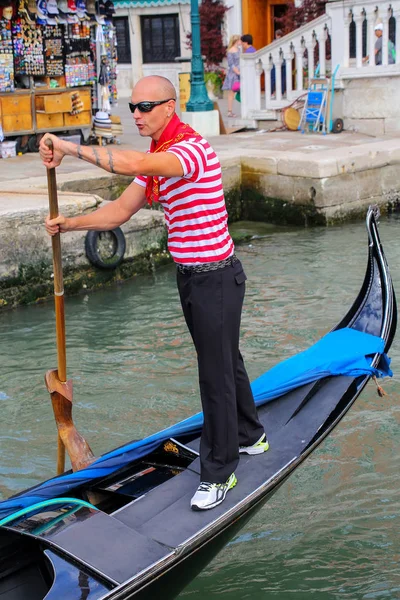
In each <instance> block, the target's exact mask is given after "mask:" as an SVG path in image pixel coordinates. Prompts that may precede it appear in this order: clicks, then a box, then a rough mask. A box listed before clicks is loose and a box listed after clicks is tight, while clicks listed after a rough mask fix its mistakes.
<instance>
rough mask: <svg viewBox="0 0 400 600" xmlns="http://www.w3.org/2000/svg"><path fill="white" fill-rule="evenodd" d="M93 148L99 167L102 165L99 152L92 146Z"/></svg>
mask: <svg viewBox="0 0 400 600" xmlns="http://www.w3.org/2000/svg"><path fill="white" fill-rule="evenodd" d="M92 150H93V154H94V155H95V157H96V165H97V166H98V167H101V164H100V156H99V153H98V152H97V150H96V149H95V148H92Z"/></svg>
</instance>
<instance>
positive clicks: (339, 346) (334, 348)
mask: <svg viewBox="0 0 400 600" xmlns="http://www.w3.org/2000/svg"><path fill="white" fill-rule="evenodd" d="M384 347H385V342H384V340H383V339H382V338H380V337H376V336H373V335H370V334H368V333H363V332H360V331H356V330H355V329H348V328H345V329H339V330H337V331H333V332H331V333H328V334H327V335H326V336H325V337H323V338H322V339H321V340H320V341H318V342H317V343H316V344H314V345H313V346H312V347H311V348H309V349H308V350H305V351H304V352H300V353H299V354H296V355H295V356H293V357H292V358H289V359H287V360H285V361H283V362H281V363H279V364H278V365H276V366H275V367H273V368H272V369H270V370H269V371H267V372H266V373H265V374H264V375H262V376H261V377H259V378H258V379H256V380H255V381H254V382H253V383H252V389H253V394H254V398H255V401H256V404H257V406H261V405H262V404H265V403H266V402H268V401H270V400H272V399H274V398H278V397H279V396H282V395H283V394H286V393H287V392H289V391H290V390H293V389H295V388H297V387H299V386H301V385H304V384H306V383H310V382H312V381H316V380H317V379H321V378H322V377H327V376H330V375H349V376H353V377H359V376H370V377H371V376H373V375H375V376H376V377H382V376H384V375H389V376H392V372H391V370H390V368H389V363H390V359H389V358H388V357H387V356H386V355H385V354H384ZM376 354H379V355H381V360H380V363H379V369H377V368H374V367H372V366H371V362H372V358H373V357H374V356H375V355H376ZM202 424H203V413H197V414H196V415H193V416H192V417H189V418H188V419H185V420H184V421H181V422H179V423H177V424H176V425H172V426H171V427H168V428H167V429H163V430H162V431H159V432H157V433H155V434H153V435H150V436H148V437H146V438H144V439H142V440H139V441H136V442H131V443H129V444H127V445H126V446H123V447H122V448H118V449H117V450H113V451H112V452H108V453H107V454H104V455H103V456H101V457H100V458H98V459H97V460H96V461H95V462H94V463H92V464H91V465H90V466H89V467H87V468H86V469H83V470H81V471H77V472H76V473H69V474H68V475H61V476H59V477H55V478H54V479H50V480H48V481H46V482H44V483H42V484H39V485H38V486H36V487H34V488H32V489H31V490H30V491H28V492H25V493H22V494H21V495H19V496H14V497H13V498H11V499H10V500H5V501H3V502H0V518H3V517H5V516H7V515H9V514H10V513H12V512H15V511H17V510H20V509H21V508H24V507H26V506H30V505H32V504H35V503H37V502H41V501H43V500H46V499H48V498H55V497H57V496H67V495H68V493H70V492H71V491H72V490H74V488H76V487H77V486H79V485H81V484H84V483H85V482H87V481H92V480H95V479H100V478H103V477H105V476H107V475H110V474H111V473H113V472H114V471H116V470H118V469H120V468H122V467H124V466H125V465H127V464H128V463H129V462H131V461H133V460H137V459H138V458H142V457H144V456H146V455H147V454H149V453H150V452H152V451H153V450H155V449H156V448H157V447H158V446H159V445H160V444H161V442H163V441H164V440H167V439H168V438H170V437H174V438H179V437H180V436H182V435H186V434H196V433H199V434H200V432H201V428H202Z"/></svg>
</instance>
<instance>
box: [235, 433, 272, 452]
mask: <svg viewBox="0 0 400 600" xmlns="http://www.w3.org/2000/svg"><path fill="white" fill-rule="evenodd" d="M268 448H269V444H268V440H267V436H266V435H265V433H263V434H262V436H261V437H260V439H259V440H258V442H256V443H255V444H253V445H252V446H240V447H239V452H240V454H262V453H263V452H266V451H267V450H268Z"/></svg>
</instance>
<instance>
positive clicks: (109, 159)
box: [107, 148, 115, 173]
mask: <svg viewBox="0 0 400 600" xmlns="http://www.w3.org/2000/svg"><path fill="white" fill-rule="evenodd" d="M107 154H108V165H109V167H110V171H111V173H115V171H114V159H113V155H112V152H111V150H109V149H108V148H107Z"/></svg>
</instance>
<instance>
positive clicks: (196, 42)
mask: <svg viewBox="0 0 400 600" xmlns="http://www.w3.org/2000/svg"><path fill="white" fill-rule="evenodd" d="M190 7H191V17H190V21H191V24H192V72H191V78H190V98H189V102H188V103H187V104H186V111H187V112H204V111H208V110H213V109H214V105H213V103H212V102H211V100H210V98H209V97H208V94H207V89H206V84H205V82H204V67H203V60H202V58H201V43H200V15H199V4H198V0H191V2H190Z"/></svg>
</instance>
